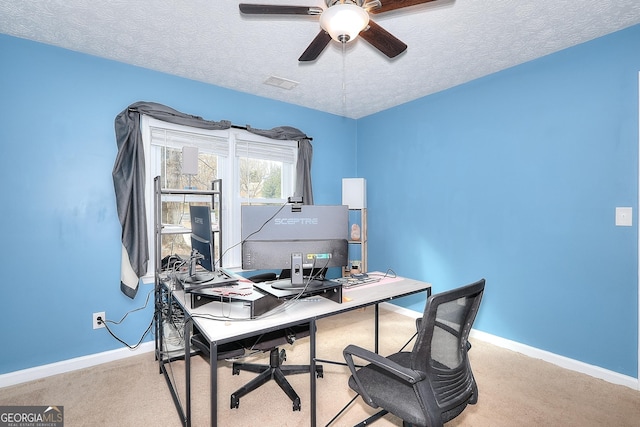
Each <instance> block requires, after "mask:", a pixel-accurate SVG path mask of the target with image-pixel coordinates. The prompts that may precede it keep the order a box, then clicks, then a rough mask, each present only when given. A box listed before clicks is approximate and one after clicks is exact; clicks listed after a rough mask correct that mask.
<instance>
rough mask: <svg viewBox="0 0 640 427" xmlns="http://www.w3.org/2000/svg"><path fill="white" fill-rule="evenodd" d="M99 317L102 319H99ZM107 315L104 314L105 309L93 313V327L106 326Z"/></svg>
mask: <svg viewBox="0 0 640 427" xmlns="http://www.w3.org/2000/svg"><path fill="white" fill-rule="evenodd" d="M98 317H99V318H100V319H102V320H98ZM106 318H107V316H106V315H105V314H104V311H101V312H99V313H93V329H100V328H104V320H105V319H106Z"/></svg>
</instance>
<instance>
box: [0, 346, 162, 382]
mask: <svg viewBox="0 0 640 427" xmlns="http://www.w3.org/2000/svg"><path fill="white" fill-rule="evenodd" d="M154 350H155V344H154V342H153V341H150V342H145V343H142V344H140V346H138V348H136V349H135V350H130V349H128V348H120V349H117V350H110V351H105V352H103V353H97V354H90V355H88V356H82V357H76V358H74V359H68V360H63V361H61V362H56V363H51V364H48V365H43V366H36V367H35V368H29V369H23V370H21V371H15V372H9V373H8V374H3V375H0V388H1V387H8V386H12V385H16V384H21V383H25V382H27V381H33V380H38V379H41V378H46V377H50V376H52V375H57V374H63V373H65V372H71V371H77V370H78V369H84V368H89V367H91V366H96V365H100V364H102V363H108V362H113V361H116V360H120V359H124V358H126V357H131V356H137V355H139V354H143V353H148V352H153V351H154Z"/></svg>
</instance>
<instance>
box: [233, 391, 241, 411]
mask: <svg viewBox="0 0 640 427" xmlns="http://www.w3.org/2000/svg"><path fill="white" fill-rule="evenodd" d="M239 407H240V399H238V398H237V397H235V396H234V395H233V394H232V395H231V409H237V408H239Z"/></svg>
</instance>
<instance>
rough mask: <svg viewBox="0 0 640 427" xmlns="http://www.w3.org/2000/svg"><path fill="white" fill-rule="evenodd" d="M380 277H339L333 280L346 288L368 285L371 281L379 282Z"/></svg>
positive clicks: (332, 280)
mask: <svg viewBox="0 0 640 427" xmlns="http://www.w3.org/2000/svg"><path fill="white" fill-rule="evenodd" d="M379 281H380V278H378V277H370V276H367V277H339V278H337V279H331V282H334V283H339V284H341V285H342V287H343V288H344V289H351V288H356V287H358V286H362V285H368V284H370V283H376V282H379Z"/></svg>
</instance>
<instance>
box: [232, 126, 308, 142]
mask: <svg viewBox="0 0 640 427" xmlns="http://www.w3.org/2000/svg"><path fill="white" fill-rule="evenodd" d="M231 128H232V129H242V130H246V131H249V129H247V127H246V126H240V125H233V124H232V125H231ZM306 139H308V140H309V141H313V138H312V137H310V136H308V137H307V138H306Z"/></svg>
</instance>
